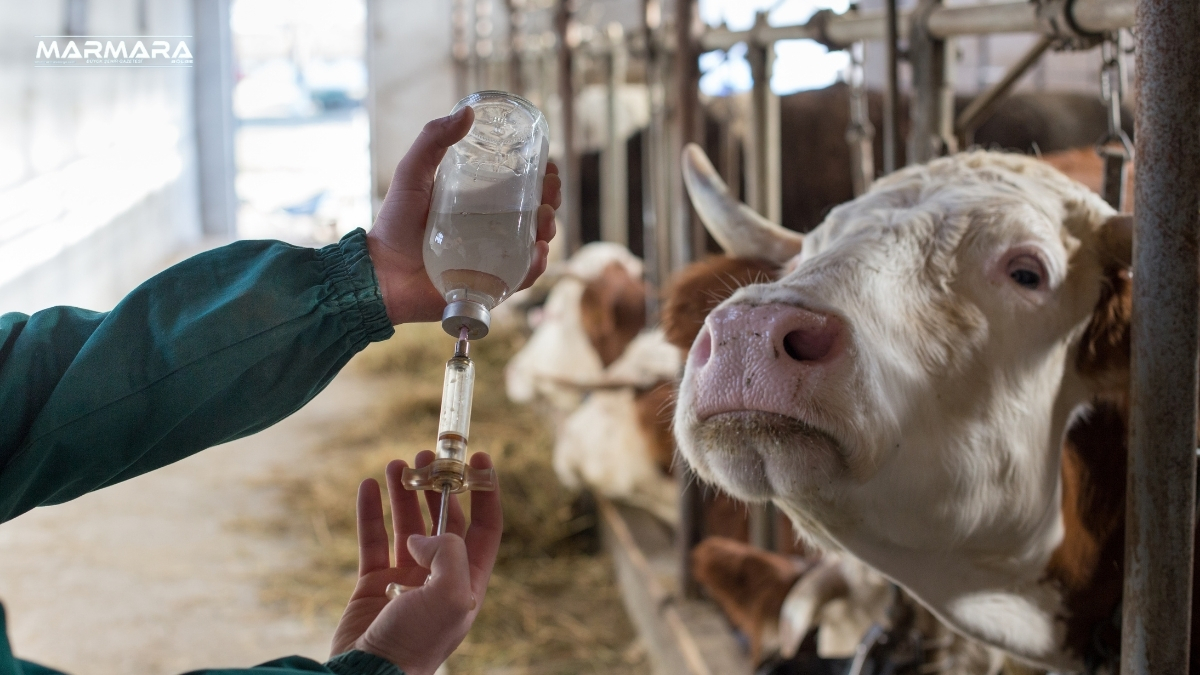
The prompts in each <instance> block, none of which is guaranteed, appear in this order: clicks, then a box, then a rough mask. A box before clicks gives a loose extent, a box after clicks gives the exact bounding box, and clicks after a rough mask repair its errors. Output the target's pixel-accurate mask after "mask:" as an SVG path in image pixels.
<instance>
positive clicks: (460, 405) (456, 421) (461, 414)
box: [401, 326, 496, 534]
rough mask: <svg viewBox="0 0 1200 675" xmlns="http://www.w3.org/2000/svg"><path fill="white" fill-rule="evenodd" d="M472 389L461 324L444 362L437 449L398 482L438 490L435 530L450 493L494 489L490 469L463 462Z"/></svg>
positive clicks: (442, 525) (442, 524) (440, 527)
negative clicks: (430, 457)
mask: <svg viewBox="0 0 1200 675" xmlns="http://www.w3.org/2000/svg"><path fill="white" fill-rule="evenodd" d="M474 389H475V364H474V363H473V362H472V361H471V357H470V342H469V341H468V340H467V328H466V327H465V326H464V327H463V328H462V329H461V331H460V332H459V335H458V342H457V343H456V344H455V346H454V356H452V357H450V360H449V361H447V362H446V379H445V382H444V384H443V385H442V414H441V418H440V420H439V422H438V440H437V450H435V451H434V458H433V462H431V463H430V464H428V465H426V466H424V467H421V468H419V469H417V468H406V469H405V470H404V475H403V477H402V479H401V482H402V483H403V484H404V487H405V488H407V489H409V490H438V491H439V492H441V493H442V504H441V509H440V513H439V515H438V522H437V534H445V532H446V520H447V517H448V516H449V508H450V507H449V504H450V499H449V497H450V495H451V494H455V493H459V492H465V491H466V490H482V491H485V492H490V491H492V490H495V489H496V471H495V470H494V469H491V468H488V469H474V468H471V467H470V466H468V465H467V438H468V436H469V435H470V430H471V397H472V394H473V392H474Z"/></svg>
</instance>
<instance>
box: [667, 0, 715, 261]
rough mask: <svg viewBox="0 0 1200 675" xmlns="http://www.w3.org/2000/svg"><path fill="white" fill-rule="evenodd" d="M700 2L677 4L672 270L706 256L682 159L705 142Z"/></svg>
mask: <svg viewBox="0 0 1200 675" xmlns="http://www.w3.org/2000/svg"><path fill="white" fill-rule="evenodd" d="M696 5H697V0H675V58H674V68H673V72H672V73H671V80H672V83H673V84H674V85H675V86H674V92H673V94H674V96H673V99H674V100H673V101H672V103H673V104H674V105H673V106H672V107H673V108H674V110H673V111H672V112H673V113H674V114H673V115H671V118H672V120H671V121H672V122H673V124H671V127H672V128H671V134H670V138H671V151H670V156H669V158H668V159H669V161H670V179H669V183H668V185H670V190H671V213H672V216H673V217H672V220H671V269H672V271H675V270H678V269H681V268H683V267H684V266H686V265H687V264H688V263H690V262H692V261H693V260H695V259H696V258H698V257H699V256H701V255H703V253H704V242H705V241H706V239H704V228H703V226H702V225H701V223H700V219H699V218H697V217H696V214H695V211H694V210H693V209H692V202H691V200H690V199H688V196H687V190H686V189H685V188H684V186H683V171H682V169H681V168H680V165H679V163H680V158H681V156H682V155H683V148H684V146H685V145H687V144H688V143H703V142H704V126H703V123H702V119H703V118H702V117H701V114H702V111H701V109H700V62H699V61H700V45H699V42H698V41H697V38H698V37H699V35H698V34H697V33H696V31H695V29H696V28H699V27H700V22H699V12H698V8H697V6H696Z"/></svg>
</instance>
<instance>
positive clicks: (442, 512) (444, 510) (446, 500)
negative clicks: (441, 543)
mask: <svg viewBox="0 0 1200 675" xmlns="http://www.w3.org/2000/svg"><path fill="white" fill-rule="evenodd" d="M448 515H450V486H448V485H447V486H446V487H444V488H442V506H441V508H440V509H438V524H437V534H438V535H443V534H446V516H448Z"/></svg>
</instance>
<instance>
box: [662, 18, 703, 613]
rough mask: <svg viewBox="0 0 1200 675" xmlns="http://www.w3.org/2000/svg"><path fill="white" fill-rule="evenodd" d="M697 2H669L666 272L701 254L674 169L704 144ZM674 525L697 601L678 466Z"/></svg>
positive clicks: (692, 514)
mask: <svg viewBox="0 0 1200 675" xmlns="http://www.w3.org/2000/svg"><path fill="white" fill-rule="evenodd" d="M697 10H698V7H697V0H675V58H674V69H673V73H672V79H673V83H674V85H675V89H674V99H675V100H674V104H675V106H674V107H675V115H674V118H673V120H672V121H673V122H674V124H672V127H673V128H672V129H671V132H672V133H671V134H670V136H669V137H670V139H671V143H670V145H669V148H670V150H669V156H668V157H667V158H665V160H666V161H668V162H669V165H668V166H669V167H670V174H669V175H668V177H667V180H666V184H667V185H668V186H669V187H670V193H669V194H670V204H671V215H672V219H671V234H672V236H671V271H672V272H676V271H678V270H680V269H682V268H683V267H684V266H685V265H686V264H688V263H689V262H691V261H692V260H695V259H696V258H699V257H700V256H702V255H703V254H704V243H705V241H706V240H705V239H704V228H703V227H702V226H701V225H700V219H699V218H697V217H696V215H695V213H694V211H693V209H692V203H691V200H689V199H688V196H687V190H686V189H685V188H684V185H683V172H682V171H681V170H680V168H679V164H680V158H681V156H682V154H683V147H684V145H685V144H686V143H690V142H700V143H703V142H704V134H703V127H702V126H701V123H700V121H701V119H702V118H701V117H700V115H701V110H700V63H699V60H700V46H699V44H698V43H697V41H696V35H695V33H694V32H693V29H694V28H695V27H696V24H697V23H698V11H697ZM680 469H681V470H680V471H679V492H680V499H679V505H680V514H679V515H680V523H679V536H678V538H677V540H676V545H677V546H678V547H679V565H680V577H679V579H680V588H682V589H683V593H684V596H685V597H698V596H699V594H700V586H699V584H698V583H696V580H695V579H694V578H692V566H691V554H692V547H694V546H695V545H696V544H698V543H700V538H701V537H702V536H703V534H704V501H703V494H702V491H701V488H700V485H699V483H698V482H697V480H696V477H695V475H694V474H692V473H691V471H690V470H688V469H687V468H686V467H685V463H684V462H680Z"/></svg>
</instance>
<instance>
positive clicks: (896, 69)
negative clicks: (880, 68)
mask: <svg viewBox="0 0 1200 675" xmlns="http://www.w3.org/2000/svg"><path fill="white" fill-rule="evenodd" d="M896 2H897V0H885V3H884V4H885V5H886V6H887V15H886V18H885V20H884V24H885V26H884V32H885V33H886V34H887V35H886V38H885V40H884V42H885V43H886V44H884V50H883V53H884V55H885V59H884V78H885V80H886V86H885V87H884V92H883V173H884V174H885V175H886V174H889V173H891V172H893V171H895V170H896V169H897V168H899V167H898V165H897V162H898V161H899V158H900V153H899V152H898V151H897V148H898V147H899V143H900V139H899V135H900V46H899V44H898V43H899V42H900V13H899V11H898V10H897V9H896Z"/></svg>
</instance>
